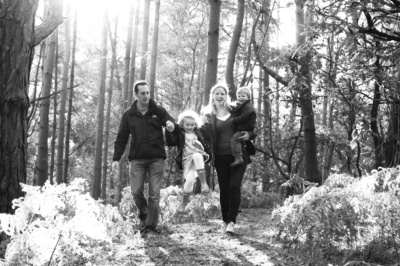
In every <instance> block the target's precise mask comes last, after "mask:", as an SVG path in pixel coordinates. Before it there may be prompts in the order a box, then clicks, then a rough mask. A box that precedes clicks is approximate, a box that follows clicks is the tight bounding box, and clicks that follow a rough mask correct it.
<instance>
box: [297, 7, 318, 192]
mask: <svg viewBox="0 0 400 266" xmlns="http://www.w3.org/2000/svg"><path fill="white" fill-rule="evenodd" d="M306 2H307V0H295V3H296V26H297V32H296V41H297V49H302V47H304V46H305V45H306V43H307V41H310V40H307V39H306V37H307V36H308V34H307V28H306V27H307V26H308V27H310V26H311V25H310V23H311V22H312V19H311V17H310V16H311V12H312V10H311V9H312V7H313V4H312V3H311V2H313V1H310V4H309V9H308V10H307V23H306V19H305V12H304V8H305V4H306ZM308 37H310V36H308ZM311 59H312V51H311V49H308V50H306V51H303V52H302V53H300V55H299V56H298V62H299V64H300V69H299V76H298V84H297V85H296V89H297V91H298V95H299V102H300V109H301V117H302V122H303V132H304V168H305V175H306V176H305V178H306V180H308V181H311V182H315V183H318V184H321V175H320V173H319V169H318V160H317V138H316V135H315V123H314V111H313V103H312V93H311V92H312V84H311V71H310V65H311Z"/></svg>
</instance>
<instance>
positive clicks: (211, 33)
mask: <svg viewBox="0 0 400 266" xmlns="http://www.w3.org/2000/svg"><path fill="white" fill-rule="evenodd" d="M209 3H210V15H209V24H208V42H207V43H208V44H207V45H208V46H207V66H206V78H205V79H206V81H205V88H204V103H205V104H208V102H209V97H210V91H211V88H212V86H214V85H215V83H216V82H217V74H218V44H219V23H220V22H219V18H220V14H221V0H209Z"/></svg>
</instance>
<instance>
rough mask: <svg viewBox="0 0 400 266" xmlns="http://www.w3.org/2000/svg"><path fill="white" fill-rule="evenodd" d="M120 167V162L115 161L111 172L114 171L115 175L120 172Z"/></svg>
mask: <svg viewBox="0 0 400 266" xmlns="http://www.w3.org/2000/svg"><path fill="white" fill-rule="evenodd" d="M118 166H119V162H117V161H114V162H113V163H112V164H111V170H112V172H113V173H115V172H116V171H117V170H118Z"/></svg>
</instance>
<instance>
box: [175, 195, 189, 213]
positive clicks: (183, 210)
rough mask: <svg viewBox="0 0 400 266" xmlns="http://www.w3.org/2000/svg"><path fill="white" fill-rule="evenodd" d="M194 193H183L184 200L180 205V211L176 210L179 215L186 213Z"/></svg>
mask: <svg viewBox="0 0 400 266" xmlns="http://www.w3.org/2000/svg"><path fill="white" fill-rule="evenodd" d="M191 194H192V193H185V192H183V198H182V202H181V204H180V205H179V207H178V209H177V210H176V212H178V213H182V212H185V209H186V206H187V205H188V204H189V202H190V195H191Z"/></svg>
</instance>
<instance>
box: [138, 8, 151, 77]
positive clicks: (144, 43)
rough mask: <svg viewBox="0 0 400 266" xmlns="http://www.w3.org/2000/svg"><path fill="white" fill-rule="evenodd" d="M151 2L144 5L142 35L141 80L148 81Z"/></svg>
mask: <svg viewBox="0 0 400 266" xmlns="http://www.w3.org/2000/svg"><path fill="white" fill-rule="evenodd" d="M150 2H151V0H145V5H144V19H143V31H142V33H143V35H142V51H141V60H140V79H141V80H145V79H146V70H147V50H148V46H149V43H148V40H149V26H150Z"/></svg>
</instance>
